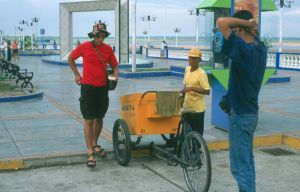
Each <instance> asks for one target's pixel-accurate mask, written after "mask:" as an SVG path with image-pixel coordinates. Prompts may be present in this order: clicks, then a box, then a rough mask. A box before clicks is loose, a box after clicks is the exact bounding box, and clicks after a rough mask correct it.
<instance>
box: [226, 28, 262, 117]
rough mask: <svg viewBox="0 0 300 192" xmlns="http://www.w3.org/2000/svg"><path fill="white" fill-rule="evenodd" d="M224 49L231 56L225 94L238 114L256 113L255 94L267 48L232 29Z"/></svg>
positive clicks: (257, 89)
mask: <svg viewBox="0 0 300 192" xmlns="http://www.w3.org/2000/svg"><path fill="white" fill-rule="evenodd" d="M222 51H223V53H224V54H225V55H228V56H229V58H230V75H229V82H228V92H227V94H228V97H229V101H230V104H231V106H232V108H233V110H234V112H235V113H237V114H257V113H258V94H259V91H260V88H261V85H262V80H263V76H264V73H265V69H266V61H267V50H266V47H265V45H264V43H263V42H261V41H260V40H258V39H256V42H255V43H246V42H245V41H244V40H242V39H241V38H240V37H238V36H237V35H236V34H235V32H232V33H231V34H230V36H229V38H228V40H225V41H224V44H223V49H222Z"/></svg>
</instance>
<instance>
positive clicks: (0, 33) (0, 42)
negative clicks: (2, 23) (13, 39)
mask: <svg viewBox="0 0 300 192" xmlns="http://www.w3.org/2000/svg"><path fill="white" fill-rule="evenodd" d="M3 34H4V31H3V30H0V45H2V44H3V38H2V36H3Z"/></svg>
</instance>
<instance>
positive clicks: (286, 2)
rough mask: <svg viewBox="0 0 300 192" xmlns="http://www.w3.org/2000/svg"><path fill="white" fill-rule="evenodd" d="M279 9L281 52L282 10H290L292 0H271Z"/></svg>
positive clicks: (280, 48)
mask: <svg viewBox="0 0 300 192" xmlns="http://www.w3.org/2000/svg"><path fill="white" fill-rule="evenodd" d="M273 2H274V3H275V4H276V5H277V7H279V52H282V33H283V30H282V29H283V22H282V20H283V8H284V7H285V8H291V7H292V4H293V3H294V0H273Z"/></svg>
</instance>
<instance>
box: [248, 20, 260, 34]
mask: <svg viewBox="0 0 300 192" xmlns="http://www.w3.org/2000/svg"><path fill="white" fill-rule="evenodd" d="M249 25H250V32H251V33H252V34H253V35H255V36H257V35H258V24H257V22H256V20H255V19H250V20H249Z"/></svg>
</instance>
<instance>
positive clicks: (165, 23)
mask: <svg viewBox="0 0 300 192" xmlns="http://www.w3.org/2000/svg"><path fill="white" fill-rule="evenodd" d="M166 27H167V0H164V41H166Z"/></svg>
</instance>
